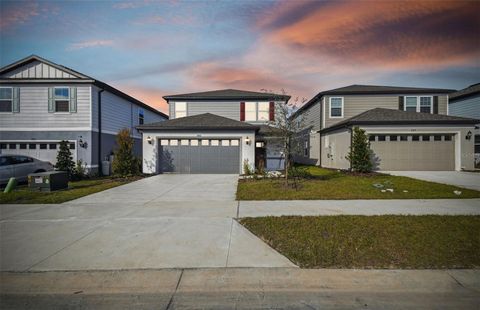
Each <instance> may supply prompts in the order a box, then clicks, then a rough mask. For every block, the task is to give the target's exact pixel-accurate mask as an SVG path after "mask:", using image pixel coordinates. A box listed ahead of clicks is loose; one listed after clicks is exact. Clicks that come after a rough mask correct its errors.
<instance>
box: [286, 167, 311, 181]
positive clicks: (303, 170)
mask: <svg viewBox="0 0 480 310" xmlns="http://www.w3.org/2000/svg"><path fill="white" fill-rule="evenodd" d="M288 174H289V175H290V176H291V177H293V178H300V179H310V178H311V177H312V175H311V174H310V172H308V168H307V167H303V166H295V165H292V166H291V167H290V170H288Z"/></svg>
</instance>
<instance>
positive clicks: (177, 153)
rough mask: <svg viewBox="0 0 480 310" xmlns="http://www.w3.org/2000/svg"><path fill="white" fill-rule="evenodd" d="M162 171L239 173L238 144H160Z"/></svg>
mask: <svg viewBox="0 0 480 310" xmlns="http://www.w3.org/2000/svg"><path fill="white" fill-rule="evenodd" d="M159 155H160V156H159V161H160V163H159V166H160V168H161V172H175V173H197V174H198V173H214V174H215V173H216V174H219V173H239V170H240V148H239V147H238V146H200V145H199V146H191V145H188V146H187V145H185V146H172V145H169V146H159Z"/></svg>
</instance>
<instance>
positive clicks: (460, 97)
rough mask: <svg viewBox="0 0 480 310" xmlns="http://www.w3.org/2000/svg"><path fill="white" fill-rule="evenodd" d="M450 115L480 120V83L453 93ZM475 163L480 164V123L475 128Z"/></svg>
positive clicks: (450, 100)
mask: <svg viewBox="0 0 480 310" xmlns="http://www.w3.org/2000/svg"><path fill="white" fill-rule="evenodd" d="M448 107H449V110H448V114H449V115H453V116H461V117H471V118H475V119H478V120H480V83H477V84H473V85H470V86H468V87H467V88H464V89H462V90H459V91H457V92H454V93H451V94H450V96H449V101H448ZM473 133H474V137H473V139H474V143H475V150H474V152H475V163H476V166H477V167H478V166H479V164H480V121H479V123H478V124H477V125H476V126H475V131H474V132H473Z"/></svg>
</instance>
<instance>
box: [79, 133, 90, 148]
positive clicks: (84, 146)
mask: <svg viewBox="0 0 480 310" xmlns="http://www.w3.org/2000/svg"><path fill="white" fill-rule="evenodd" d="M79 138H80V139H78V145H80V147H83V148H84V149H86V148H87V147H88V143H87V141H85V140H83V138H82V136H79Z"/></svg>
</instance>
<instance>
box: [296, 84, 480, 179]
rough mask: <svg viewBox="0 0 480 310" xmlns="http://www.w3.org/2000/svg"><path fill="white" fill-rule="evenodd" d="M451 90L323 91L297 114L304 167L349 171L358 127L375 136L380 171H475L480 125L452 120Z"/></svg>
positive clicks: (363, 87)
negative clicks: (476, 127) (476, 133)
mask: <svg viewBox="0 0 480 310" xmlns="http://www.w3.org/2000/svg"><path fill="white" fill-rule="evenodd" d="M452 92H454V90H449V89H435V88H414V87H393V86H367V85H351V86H347V87H342V88H337V89H333V90H329V91H324V92H320V93H319V94H318V95H316V96H315V97H314V98H313V99H311V100H310V101H308V102H307V103H306V104H305V105H304V106H303V107H301V108H300V109H299V110H298V111H297V112H296V113H295V114H294V116H293V117H294V118H298V119H299V120H302V122H301V123H303V124H304V125H303V128H304V130H303V131H302V132H300V133H299V138H298V140H299V141H298V143H299V144H300V145H302V146H303V149H304V151H303V152H301V154H298V155H297V156H296V157H295V160H296V161H297V162H300V163H307V164H315V165H321V166H322V167H326V168H335V169H349V168H350V161H349V160H348V159H347V154H348V152H349V151H350V145H351V139H352V134H351V132H352V128H353V127H355V126H358V127H360V128H362V129H364V130H365V131H366V132H367V134H368V135H369V139H370V144H371V149H372V151H373V158H374V164H375V169H377V170H461V169H467V170H470V169H473V140H469V139H468V138H467V135H468V132H469V131H471V130H473V128H474V125H475V123H476V122H477V120H473V119H471V118H461V117H453V116H448V115H447V114H448V95H449V94H450V93H452Z"/></svg>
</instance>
